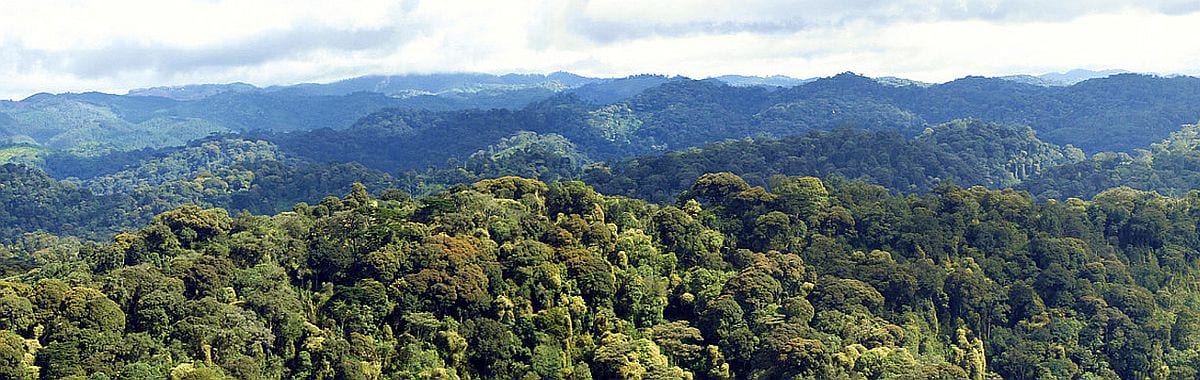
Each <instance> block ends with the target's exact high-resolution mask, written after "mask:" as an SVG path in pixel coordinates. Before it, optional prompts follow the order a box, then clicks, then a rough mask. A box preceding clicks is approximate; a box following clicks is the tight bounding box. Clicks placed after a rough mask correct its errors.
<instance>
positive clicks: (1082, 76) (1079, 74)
mask: <svg viewBox="0 0 1200 380" xmlns="http://www.w3.org/2000/svg"><path fill="white" fill-rule="evenodd" d="M1128 72H1129V71H1127V70H1119V69H1110V70H1100V71H1093V70H1085V69H1075V70H1071V71H1067V72H1065V73H1046V74H1042V75H1039V76H1038V77H1039V78H1042V79H1044V80H1046V81H1048V82H1051V83H1058V84H1059V85H1063V86H1069V85H1073V84H1076V83H1079V82H1083V81H1085V80H1088V79H1096V78H1105V77H1108V76H1112V75H1116V74H1125V73H1128Z"/></svg>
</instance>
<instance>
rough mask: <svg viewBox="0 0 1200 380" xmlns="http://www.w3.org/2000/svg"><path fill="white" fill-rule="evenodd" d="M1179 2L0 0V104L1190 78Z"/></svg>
mask: <svg viewBox="0 0 1200 380" xmlns="http://www.w3.org/2000/svg"><path fill="white" fill-rule="evenodd" d="M1198 27H1200V1H1195V0H1145V1H1106V0H1091V1H1083V0H1054V1H1044V0H1018V1H998V0H985V1H974V0H957V1H943V0H897V1H870V0H817V1H783V0H738V1H710V0H695V1H682V0H653V1H587V0H546V1H541V0H528V1H501V0H485V1H456V0H410V1H371V0H368V1H306V0H280V1H247V0H236V1H234V0H228V1H227V0H180V1H172V0H148V1H122V0H107V1H54V0H0V99H20V98H23V97H25V96H28V95H30V94H33V93H36V92H66V91H72V92H79V91H105V92H114V93H124V92H125V91H126V90H128V89H131V88H138V87H147V86H157V85H177V84H187V83H227V82H235V81H241V82H248V83H252V84H256V85H273V84H291V83H298V82H328V81H333V80H337V79H343V78H347V77H352V76H358V75H365V74H404V73H430V72H463V71H469V72H487V73H508V72H521V73H549V72H554V71H570V72H574V73H578V74H583V75H591V76H626V75H632V74H639V73H656V74H668V75H676V74H678V75H685V76H689V77H694V78H703V77H707V76H715V75H722V74H744V75H774V74H781V75H788V76H793V77H799V78H805V77H814V76H829V75H833V74H836V73H839V72H843V71H853V72H857V73H862V74H865V75H869V76H899V77H905V78H911V79H917V80H923V81H929V82H944V81H947V80H952V79H955V78H959V77H962V76H965V75H973V74H974V75H989V76H996V75H1008V74H1021V73H1029V74H1041V73H1046V72H1055V71H1066V70H1069V69H1073V68H1086V69H1110V68H1118V69H1126V70H1132V71H1139V72H1155V73H1164V74H1165V73H1181V74H1192V75H1195V74H1200V42H1197V41H1198V40H1197V39H1196V37H1195V36H1196V32H1197V31H1198V29H1200V28H1198Z"/></svg>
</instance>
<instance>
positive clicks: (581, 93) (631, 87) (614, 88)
mask: <svg viewBox="0 0 1200 380" xmlns="http://www.w3.org/2000/svg"><path fill="white" fill-rule="evenodd" d="M685 79H687V78H683V77H673V78H672V77H667V76H665V75H653V74H642V75H633V76H629V77H625V78H618V79H603V80H598V81H595V82H591V83H588V84H585V85H583V86H579V87H578V88H573V89H570V90H567V91H566V92H567V93H570V94H574V95H575V96H578V97H579V98H580V99H583V100H584V101H587V102H591V103H595V104H611V103H615V102H618V101H621V100H625V99H628V98H631V97H633V96H635V95H637V94H640V93H641V92H642V91H645V90H646V89H648V88H652V87H656V86H659V85H661V84H663V83H667V82H670V81H673V80H685Z"/></svg>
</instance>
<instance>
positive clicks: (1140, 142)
mask: <svg viewBox="0 0 1200 380" xmlns="http://www.w3.org/2000/svg"><path fill="white" fill-rule="evenodd" d="M1198 110H1200V79H1196V78H1191V77H1174V78H1161V77H1151V76H1145V75H1136V74H1123V75H1116V76H1112V77H1108V78H1102V79H1092V80H1088V81H1084V82H1081V83H1078V84H1075V85H1073V86H1066V87H1044V86H1035V85H1029V84H1023V83H1018V82H1013V81H1008V80H1003V79H989V78H978V77H970V78H964V79H961V80H957V81H953V82H949V83H945V84H940V85H932V86H916V85H910V86H901V87H897V86H889V85H885V84H882V83H880V82H879V81H876V80H873V79H870V78H866V77H862V76H857V75H853V74H842V75H838V76H835V77H832V78H826V79H820V80H816V81H813V82H810V83H807V84H804V85H800V86H796V87H792V88H789V89H775V90H772V89H769V88H764V87H733V86H728V85H725V84H723V83H720V82H717V81H712V80H709V81H690V80H675V81H668V82H665V83H662V84H660V85H658V86H655V87H651V88H648V89H646V90H645V91H642V92H641V93H639V94H637V95H636V96H633V97H630V98H628V99H625V100H622V101H619V102H616V103H613V104H609V105H596V104H592V103H589V102H587V101H584V100H583V99H580V98H579V97H577V96H571V95H569V94H568V95H560V96H557V97H555V98H551V99H548V100H545V101H541V102H536V103H533V104H531V105H529V106H528V107H525V108H524V109H521V110H515V111H513V110H491V111H455V112H428V111H411V110H400V109H393V110H383V111H380V112H377V113H374V114H371V115H368V116H366V117H364V118H362V119H361V120H359V121H358V122H357V123H356V124H355V125H354V126H352V127H351V128H348V129H344V130H335V129H323V130H317V131H312V132H307V133H304V132H301V133H292V134H288V135H282V136H276V137H264V138H269V139H273V140H276V141H277V142H278V144H279V145H280V146H281V147H282V148H283V149H285V150H287V151H289V152H292V153H293V154H296V155H301V156H308V157H310V158H313V159H316V160H318V161H335V160H339V159H341V160H356V161H359V162H362V163H364V164H366V165H368V166H371V167H374V168H377V169H380V170H385V171H392V170H397V169H399V170H414V169H424V168H425V167H428V166H431V165H440V164H441V163H443V162H445V161H446V160H449V159H456V160H459V161H461V160H464V159H465V157H467V156H468V155H470V154H472V153H473V152H475V151H478V150H481V149H485V148H486V147H488V146H489V145H492V144H495V143H497V142H498V141H499V140H500V139H502V138H507V137H511V136H513V135H515V134H517V133H519V132H522V131H531V132H536V133H540V134H548V133H554V134H558V135H562V136H564V137H565V138H566V139H568V140H569V141H570V142H572V143H574V144H575V145H576V146H577V147H578V148H579V150H580V151H581V152H583V153H585V154H587V155H588V156H589V157H591V158H593V159H595V160H605V161H607V160H613V159H620V158H624V157H632V156H636V155H647V154H659V153H665V152H670V151H679V150H686V149H688V148H691V147H698V146H702V145H705V144H709V143H714V142H718V141H722V140H727V139H742V138H746V137H787V136H793V135H799V134H804V133H806V132H809V131H814V130H831V129H834V128H838V127H853V128H861V129H869V130H890V131H896V132H898V133H900V134H901V135H904V136H917V135H920V134H921V133H922V132H923V131H924V130H925V129H926V128H929V127H932V126H934V125H938V124H941V123H943V122H947V121H950V120H954V119H960V118H975V119H979V120H983V121H988V122H998V123H1005V124H1018V125H1027V126H1030V127H1031V128H1033V130H1034V131H1035V132H1036V133H1037V134H1038V136H1039V137H1040V138H1041V139H1043V140H1045V141H1047V142H1050V143H1054V144H1057V145H1062V146H1073V147H1076V148H1080V149H1082V150H1083V151H1085V152H1087V153H1095V152H1099V151H1132V150H1133V149H1135V148H1143V147H1146V146H1149V145H1150V144H1151V143H1155V142H1158V141H1161V140H1163V139H1165V138H1167V137H1168V136H1169V135H1170V133H1171V132H1174V131H1177V130H1179V128H1180V126H1181V125H1183V124H1186V123H1193V122H1195V121H1196V120H1200V111H1198Z"/></svg>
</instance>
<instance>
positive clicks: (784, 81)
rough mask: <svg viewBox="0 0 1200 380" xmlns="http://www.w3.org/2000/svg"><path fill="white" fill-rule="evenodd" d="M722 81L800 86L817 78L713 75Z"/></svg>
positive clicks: (749, 84)
mask: <svg viewBox="0 0 1200 380" xmlns="http://www.w3.org/2000/svg"><path fill="white" fill-rule="evenodd" d="M711 79H716V80H719V81H721V82H725V83H726V84H729V85H730V86H741V87H745V86H764V87H793V86H799V85H802V84H805V83H808V82H812V81H814V80H816V78H808V79H799V78H792V77H789V76H783V75H772V76H769V77H757V76H746V75H722V76H719V77H712V78H711Z"/></svg>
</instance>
